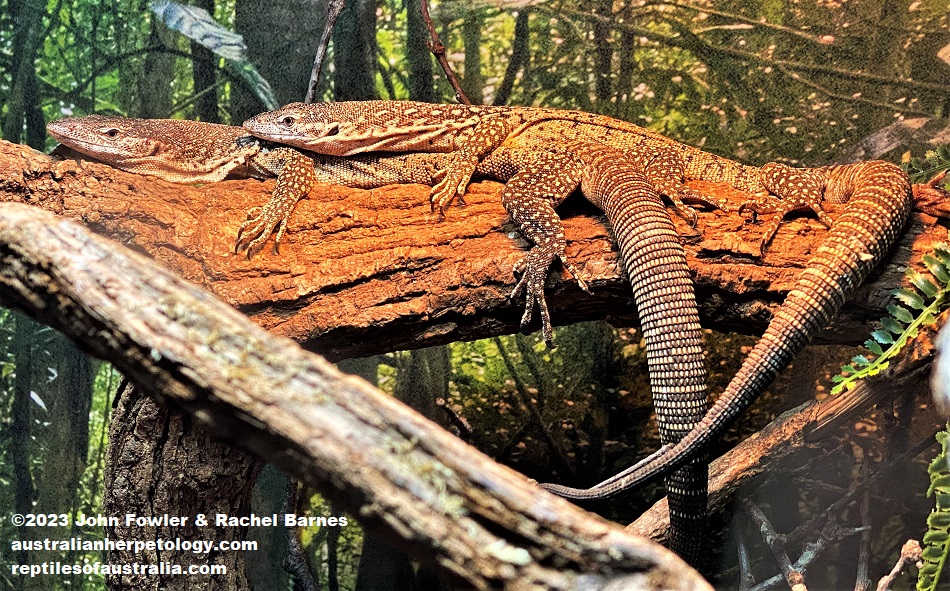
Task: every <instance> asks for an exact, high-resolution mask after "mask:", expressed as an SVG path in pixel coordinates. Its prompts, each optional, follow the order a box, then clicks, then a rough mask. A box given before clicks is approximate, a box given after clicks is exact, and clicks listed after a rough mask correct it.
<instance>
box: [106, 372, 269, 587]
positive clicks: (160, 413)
mask: <svg viewBox="0 0 950 591" xmlns="http://www.w3.org/2000/svg"><path fill="white" fill-rule="evenodd" d="M117 396H118V399H117V401H116V405H115V415H114V416H113V420H112V425H111V428H110V431H109V462H108V469H107V471H106V476H105V480H106V488H105V496H104V498H103V508H104V511H105V513H106V514H107V515H110V516H118V517H120V520H121V523H122V525H121V526H119V527H110V528H106V535H107V536H109V537H110V538H112V539H114V540H157V539H163V540H174V539H176V538H181V539H182V540H206V539H208V537H209V534H212V533H213V539H214V541H215V542H216V543H220V542H223V541H234V542H237V541H240V540H245V539H247V528H241V527H228V528H216V527H213V526H208V525H207V524H205V526H204V527H202V526H200V525H198V524H196V523H195V519H194V516H196V515H198V514H204V515H206V516H208V518H209V519H210V520H211V521H210V523H212V524H213V523H214V521H213V516H214V515H215V514H216V513H225V514H228V515H237V516H246V515H248V514H249V513H250V510H251V490H252V488H253V486H254V481H255V480H256V479H257V474H258V473H259V471H260V469H261V466H262V464H261V462H260V461H259V460H256V459H255V458H254V457H252V456H250V455H248V454H246V453H244V452H243V451H240V450H238V449H236V448H233V447H230V446H228V445H226V444H224V443H221V442H219V441H218V440H216V439H214V438H213V437H211V436H210V435H208V434H207V433H206V432H205V430H204V429H203V428H201V427H198V426H197V425H195V424H194V423H193V422H192V420H191V417H189V416H188V415H184V414H182V413H180V412H178V411H177V410H172V409H169V408H166V407H165V406H162V405H159V404H158V403H156V402H155V400H154V399H153V398H152V397H151V396H148V395H147V394H145V393H143V392H140V391H138V390H136V389H135V388H133V387H132V386H130V385H128V384H126V385H125V387H124V388H122V390H121V392H119V394H118V395H117ZM127 513H134V514H136V515H138V516H140V517H161V516H162V515H163V514H165V513H167V514H169V515H172V516H175V515H180V516H190V517H189V519H188V521H187V523H186V524H185V525H184V526H183V527H171V526H167V527H166V526H162V527H153V526H150V525H149V526H132V527H126V526H125V515H126V514H127ZM109 561H110V562H111V563H112V564H130V563H133V562H138V563H143V564H150V565H151V564H155V565H157V564H159V563H160V562H161V563H165V562H170V563H172V564H180V565H182V566H183V568H187V565H209V564H223V565H225V566H226V567H227V573H226V574H223V575H196V576H176V575H124V576H111V577H108V578H107V580H106V583H107V585H108V588H109V589H110V591H118V590H122V591H158V590H159V589H161V590H162V591H186V590H187V591H198V590H204V589H227V590H228V591H250V590H251V587H250V585H249V583H248V581H247V576H246V574H245V565H244V553H243V552H219V553H212V554H211V555H204V554H193V553H192V552H185V551H175V550H172V551H169V550H164V551H161V552H155V551H152V552H148V551H146V552H141V553H138V554H135V553H133V552H131V551H118V550H116V551H113V552H110V553H109Z"/></svg>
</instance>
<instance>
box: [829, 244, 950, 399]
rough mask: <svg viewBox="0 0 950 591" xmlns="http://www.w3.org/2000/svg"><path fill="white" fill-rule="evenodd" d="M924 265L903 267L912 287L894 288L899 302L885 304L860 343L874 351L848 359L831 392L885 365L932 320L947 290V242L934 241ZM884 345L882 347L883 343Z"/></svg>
mask: <svg viewBox="0 0 950 591" xmlns="http://www.w3.org/2000/svg"><path fill="white" fill-rule="evenodd" d="M923 262H924V265H925V266H926V267H927V270H928V271H929V272H930V273H929V274H925V273H921V272H920V271H917V270H915V269H911V270H909V271H907V274H906V276H905V277H906V279H907V281H908V282H909V283H910V284H911V285H912V286H913V287H909V288H908V287H902V288H900V289H897V290H895V291H894V297H896V298H897V300H898V301H899V302H900V304H903V305H900V304H891V305H889V306H888V307H887V312H888V314H889V316H886V317H884V318H882V319H881V328H880V329H878V330H875V331H874V332H872V333H871V338H870V339H868V340H867V341H865V343H864V346H865V347H867V348H868V350H869V351H870V352H871V353H872V354H874V355H875V357H874V358H873V359H869V358H868V357H867V356H865V355H857V356H855V357H854V358H853V359H852V360H851V363H850V364H848V365H845V366H844V367H842V368H841V374H840V375H837V376H835V377H834V378H832V380H833V381H834V382H836V384H835V386H834V388H832V389H831V394H832V395H835V394H839V393H841V392H843V391H844V390H846V389H847V390H850V389H851V388H853V387H854V385H855V384H856V383H857V382H858V381H859V380H862V379H864V378H867V377H870V376H873V375H876V374H878V373H880V372H882V371H884V370H885V369H887V367H888V364H889V363H890V360H891V359H892V358H893V357H894V356H895V355H897V353H899V352H900V350H901V349H903V348H904V345H906V344H907V342H908V341H910V340H911V339H913V338H915V337H916V336H917V333H918V331H919V329H920V327H921V326H927V325H931V324H933V323H934V322H936V318H937V315H938V314H939V313H940V312H941V311H942V310H944V309H945V308H946V307H947V305H948V300H947V295H948V293H950V246H947V245H946V244H943V243H939V244H936V245H934V249H933V253H932V254H928V255H925V256H924V258H923ZM885 346H886V347H887V349H885V348H884V347H885Z"/></svg>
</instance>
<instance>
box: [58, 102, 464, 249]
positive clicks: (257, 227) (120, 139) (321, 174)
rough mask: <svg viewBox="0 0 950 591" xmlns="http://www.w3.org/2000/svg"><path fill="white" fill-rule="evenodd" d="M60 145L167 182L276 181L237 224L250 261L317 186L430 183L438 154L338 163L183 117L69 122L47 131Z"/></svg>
mask: <svg viewBox="0 0 950 591" xmlns="http://www.w3.org/2000/svg"><path fill="white" fill-rule="evenodd" d="M46 129H47V131H48V132H49V134H50V135H51V136H53V137H54V138H56V140H57V141H59V142H60V143H61V144H63V145H64V146H66V147H68V148H71V149H73V150H75V151H77V152H79V153H81V154H85V155H87V156H91V157H93V158H95V159H97V160H100V161H102V162H105V163H106V164H109V165H112V166H115V167H116V168H119V169H122V170H125V171H128V172H133V173H136V174H145V175H149V176H155V177H159V178H162V179H165V180H167V181H170V182H173V183H199V182H214V181H220V180H223V179H224V178H225V177H227V176H233V177H245V178H248V177H249V178H267V177H277V187H276V188H275V189H274V194H273V196H272V197H271V199H270V201H268V203H267V204H266V205H265V206H264V207H263V208H255V210H253V211H252V212H251V213H250V214H249V216H248V220H247V221H246V222H244V223H243V224H242V225H241V229H240V231H239V233H238V238H237V242H236V244H235V250H236V251H240V250H243V249H247V254H248V256H251V254H252V253H253V252H255V251H256V250H257V249H258V247H260V246H261V245H262V244H263V243H264V242H265V241H266V240H267V238H268V237H270V235H271V234H272V233H273V232H274V231H275V229H276V231H277V236H276V238H275V240H274V249H275V250H276V249H277V246H278V244H279V243H280V239H281V237H282V236H283V234H284V230H285V229H286V227H287V221H288V219H289V218H290V214H291V213H292V212H293V208H294V206H295V205H296V204H297V201H299V200H300V199H302V198H303V197H304V196H306V195H307V193H308V191H309V190H310V189H311V187H313V185H314V184H316V183H332V184H337V185H343V186H348V187H360V188H372V187H380V186H383V185H390V184H396V183H420V184H427V185H429V184H432V183H433V182H435V181H437V180H438V178H440V177H439V176H438V174H437V172H436V171H437V168H439V167H442V166H444V165H445V164H446V162H447V157H446V156H445V155H442V154H406V155H400V156H390V157H386V156H382V157H380V156H372V155H369V156H367V155H364V156H361V157H357V158H337V157H334V156H325V155H322V154H312V153H309V154H302V153H301V152H300V151H298V150H294V149H291V148H288V147H286V146H278V145H275V144H272V143H269V142H262V141H260V140H258V139H256V138H254V137H252V136H250V135H248V133H247V131H245V130H244V129H242V128H240V127H233V126H228V125H218V124H215V123H202V122H198V121H185V120H181V119H129V118H126V117H113V116H103V115H88V116H85V117H68V118H65V119H59V120H56V121H53V122H51V123H50V124H49V125H47V126H46Z"/></svg>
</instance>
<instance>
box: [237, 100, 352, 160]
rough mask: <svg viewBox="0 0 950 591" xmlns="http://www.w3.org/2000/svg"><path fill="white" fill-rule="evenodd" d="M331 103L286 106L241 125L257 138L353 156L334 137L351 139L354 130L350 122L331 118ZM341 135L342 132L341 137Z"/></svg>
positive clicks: (331, 153) (329, 153)
mask: <svg viewBox="0 0 950 591" xmlns="http://www.w3.org/2000/svg"><path fill="white" fill-rule="evenodd" d="M334 104H335V103H312V104H305V103H290V104H289V105H286V106H283V107H281V108H279V109H277V110H276V111H270V112H269V113H261V114H260V115H256V116H254V117H251V118H250V119H248V120H247V121H245V122H244V129H246V130H248V131H249V132H251V133H252V134H254V135H256V136H257V137H259V138H263V139H266V140H271V141H274V142H279V143H282V144H288V145H291V146H296V147H298V148H305V149H310V150H312V151H314V152H317V153H320V154H328V155H331V156H346V155H348V154H351V153H353V152H352V151H350V150H349V149H348V146H347V145H346V143H345V142H344V144H342V145H340V144H338V143H337V142H336V141H335V138H337V136H341V135H342V137H343V138H344V139H345V138H348V137H352V133H353V132H354V131H355V130H356V129H355V126H354V125H353V124H352V122H350V121H346V120H345V119H344V120H340V119H338V118H334V115H339V113H334V112H333V111H334V109H333V108H332V105H334ZM341 132H343V133H342V134H341Z"/></svg>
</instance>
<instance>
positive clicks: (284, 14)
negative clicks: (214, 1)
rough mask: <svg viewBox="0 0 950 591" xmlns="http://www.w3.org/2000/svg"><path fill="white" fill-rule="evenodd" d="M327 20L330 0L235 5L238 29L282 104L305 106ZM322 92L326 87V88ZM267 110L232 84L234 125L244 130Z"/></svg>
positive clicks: (256, 0) (255, 0) (242, 0)
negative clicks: (301, 103) (244, 125)
mask: <svg viewBox="0 0 950 591" xmlns="http://www.w3.org/2000/svg"><path fill="white" fill-rule="evenodd" d="M326 15H327V3H326V0H281V1H280V2H274V1H273V0H238V1H237V4H236V6H235V12H234V26H235V29H236V30H237V32H238V33H240V34H241V35H243V36H244V42H245V43H247V50H248V57H249V58H250V60H251V62H252V63H253V64H254V66H255V67H256V68H257V70H258V72H260V74H261V76H263V77H264V78H265V79H266V80H267V81H268V82H269V83H270V85H271V89H273V91H274V96H275V97H277V102H278V103H280V104H282V105H285V104H287V103H292V102H296V101H302V100H303V99H304V96H305V95H306V94H307V83H308V81H309V80H310V70H311V68H312V67H313V56H314V54H315V53H316V51H317V43H318V42H319V41H320V31H321V30H322V28H323V23H324V21H325V20H326ZM262 23H266V26H262ZM324 72H326V69H324ZM321 87H322V88H326V85H325V83H324V84H322V85H321ZM317 96H320V93H319V92H318V94H317ZM263 110H264V105H263V104H262V103H261V102H260V100H259V99H258V98H257V96H256V95H255V94H254V93H253V92H251V90H250V89H248V88H247V86H246V85H245V84H244V83H243V82H240V81H237V80H235V81H233V82H232V83H231V120H232V122H234V123H235V124H237V125H240V124H241V122H242V121H244V120H245V119H247V118H249V117H251V116H252V115H256V114H257V113H260V112H261V111H263Z"/></svg>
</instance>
